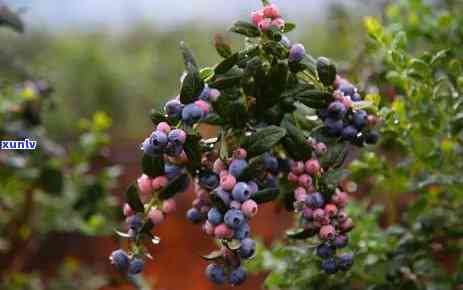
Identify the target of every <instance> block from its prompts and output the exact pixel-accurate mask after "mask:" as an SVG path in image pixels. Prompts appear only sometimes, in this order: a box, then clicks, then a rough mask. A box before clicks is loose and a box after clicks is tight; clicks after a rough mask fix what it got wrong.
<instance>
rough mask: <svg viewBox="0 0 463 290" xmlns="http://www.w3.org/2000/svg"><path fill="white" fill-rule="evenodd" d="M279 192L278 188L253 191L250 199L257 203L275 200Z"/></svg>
mask: <svg viewBox="0 0 463 290" xmlns="http://www.w3.org/2000/svg"><path fill="white" fill-rule="evenodd" d="M279 193H280V191H279V190H278V188H267V189H263V190H260V191H258V192H255V193H253V194H252V196H251V199H252V200H254V201H255V202H256V203H258V204H261V203H266V202H269V201H273V200H275V199H276V198H277V197H278V194H279Z"/></svg>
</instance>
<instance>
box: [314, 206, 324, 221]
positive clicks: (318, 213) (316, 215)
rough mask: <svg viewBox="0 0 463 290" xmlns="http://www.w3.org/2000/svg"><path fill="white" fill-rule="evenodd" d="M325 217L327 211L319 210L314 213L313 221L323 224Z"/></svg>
mask: <svg viewBox="0 0 463 290" xmlns="http://www.w3.org/2000/svg"><path fill="white" fill-rule="evenodd" d="M324 217H325V211H324V210H323V209H321V208H317V209H316V210H314V211H313V219H314V220H315V221H317V222H321V221H322V220H323V218H324Z"/></svg>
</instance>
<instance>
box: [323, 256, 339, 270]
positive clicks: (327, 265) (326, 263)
mask: <svg viewBox="0 0 463 290" xmlns="http://www.w3.org/2000/svg"><path fill="white" fill-rule="evenodd" d="M322 269H323V271H325V273H326V274H335V273H336V272H337V271H338V268H337V265H336V260H335V259H334V258H329V259H325V260H323V261H322Z"/></svg>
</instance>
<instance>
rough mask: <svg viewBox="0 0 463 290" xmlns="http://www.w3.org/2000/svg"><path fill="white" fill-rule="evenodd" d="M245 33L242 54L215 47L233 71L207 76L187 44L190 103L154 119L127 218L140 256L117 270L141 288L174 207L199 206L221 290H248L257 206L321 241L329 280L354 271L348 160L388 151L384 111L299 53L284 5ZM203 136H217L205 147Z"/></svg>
mask: <svg viewBox="0 0 463 290" xmlns="http://www.w3.org/2000/svg"><path fill="white" fill-rule="evenodd" d="M250 18H251V19H250V21H249V22H248V21H237V22H235V23H234V24H233V26H232V27H231V28H230V30H231V31H232V32H235V33H237V34H240V35H243V36H245V44H244V46H243V47H242V48H241V49H240V50H237V51H235V50H233V49H232V48H231V47H230V46H229V45H228V43H227V42H226V41H225V40H224V39H223V38H222V37H217V38H216V39H215V47H216V49H217V52H218V53H219V55H220V56H222V57H223V60H222V61H221V62H220V63H218V64H216V65H215V66H213V67H202V68H201V67H200V66H199V65H198V63H197V61H196V60H195V58H194V56H193V54H192V52H191V51H190V50H189V49H188V48H187V47H186V45H185V44H183V43H182V44H181V51H182V54H183V59H184V63H185V68H186V71H185V73H184V74H183V76H182V78H181V85H180V90H179V94H178V96H177V97H176V98H174V99H172V100H170V101H168V102H167V103H166V105H165V107H164V108H162V109H159V110H153V111H152V112H151V119H152V121H153V124H154V128H155V129H154V131H153V132H152V133H150V135H149V136H148V137H147V138H146V139H145V140H144V141H143V142H142V144H141V150H142V151H143V157H142V161H141V167H142V172H143V174H142V176H140V178H139V179H138V180H137V182H136V183H135V184H133V185H132V186H130V187H129V189H128V190H127V193H126V199H127V202H126V204H125V205H124V214H125V216H126V218H127V231H123V232H118V234H119V235H120V236H122V237H124V238H127V239H129V240H130V243H129V247H130V248H129V249H128V251H127V250H124V249H118V250H116V251H114V252H113V253H112V254H111V256H110V260H111V263H112V264H114V266H115V267H116V268H117V269H118V270H120V271H121V272H123V273H126V274H128V275H129V276H131V277H133V276H134V275H136V274H139V273H141V272H142V270H143V267H144V260H145V257H150V254H149V253H148V252H147V250H146V243H145V241H150V240H151V241H152V242H154V243H158V242H159V238H158V237H156V236H155V235H154V234H153V229H155V228H156V226H157V225H158V224H160V223H161V222H163V221H164V219H165V216H166V214H168V213H170V212H171V211H173V210H174V209H175V200H174V199H173V198H174V196H175V195H176V194H178V193H181V192H184V191H185V190H186V189H187V188H189V184H190V182H192V183H194V185H193V186H192V188H194V192H195V195H196V198H195V200H194V201H193V205H192V208H191V209H190V210H188V212H187V218H188V219H189V220H190V221H191V222H193V223H202V230H203V231H204V233H205V234H207V235H209V236H211V237H212V238H214V239H215V240H216V241H217V245H218V249H217V250H215V251H212V252H211V253H209V254H207V255H204V256H203V258H204V259H206V260H208V261H210V264H209V266H208V267H207V268H206V270H205V274H206V276H207V277H208V278H209V280H211V281H212V282H214V283H216V284H224V283H229V284H231V285H240V284H242V283H243V282H244V281H245V279H246V276H247V274H246V270H245V269H244V261H245V260H248V259H250V258H252V257H254V255H255V250H256V242H255V240H253V239H252V236H251V229H250V227H249V224H248V221H249V220H250V219H251V218H252V217H254V216H255V215H256V214H257V212H258V205H259V204H262V203H266V202H272V201H274V202H278V203H281V204H283V205H284V206H285V207H286V208H287V209H288V210H290V211H294V212H295V214H296V216H297V217H298V223H297V228H295V229H294V230H292V231H290V232H288V238H289V239H291V240H299V241H304V242H302V243H304V244H305V243H306V242H305V241H307V240H308V241H310V242H309V244H310V246H309V247H308V249H309V251H308V252H307V255H309V252H313V253H315V255H311V257H312V259H313V260H314V261H315V262H316V263H317V264H319V272H321V273H324V274H323V275H325V276H326V275H330V274H334V273H336V272H338V271H342V272H345V271H348V270H349V269H350V268H351V267H352V264H353V259H354V256H353V253H352V252H348V251H345V250H344V248H345V247H346V245H347V244H348V240H349V237H348V232H349V231H350V230H352V228H353V227H354V223H353V220H352V219H351V218H350V217H349V215H348V214H347V212H346V211H345V207H346V205H347V201H348V193H347V191H349V189H350V187H349V186H348V185H349V183H347V186H345V185H344V186H342V185H341V180H342V179H343V178H344V177H345V175H346V170H345V168H344V166H343V165H344V163H345V159H346V157H347V155H348V153H349V151H350V150H351V148H354V147H359V148H361V147H364V146H365V145H368V144H374V143H376V142H377V141H378V133H377V132H376V131H375V125H376V123H377V121H378V119H377V117H376V111H377V103H375V102H374V100H370V99H368V98H367V99H365V98H364V96H363V95H362V94H361V93H360V92H359V91H358V90H357V88H356V87H355V86H354V85H352V84H351V83H350V82H349V81H347V80H345V79H344V78H342V77H341V76H340V75H338V74H337V71H336V67H335V65H334V64H333V63H332V62H331V61H330V60H329V59H327V58H325V57H320V58H318V59H315V58H314V57H312V56H311V55H310V54H309V53H308V52H306V50H305V48H304V46H303V45H302V44H299V43H292V42H291V41H290V40H289V39H288V38H287V37H286V35H285V34H286V33H287V32H289V31H291V30H293V29H294V28H295V25H294V24H293V23H290V22H286V21H285V20H284V19H283V18H282V16H281V14H280V11H279V9H278V7H277V6H276V5H274V4H270V3H268V2H267V1H263V8H262V9H259V10H257V11H254V12H253V13H252V14H251V17H250ZM204 124H207V125H213V126H214V127H215V132H216V134H215V135H214V136H212V137H211V136H208V137H205V136H204V135H202V134H201V133H203V130H202V128H203V126H204Z"/></svg>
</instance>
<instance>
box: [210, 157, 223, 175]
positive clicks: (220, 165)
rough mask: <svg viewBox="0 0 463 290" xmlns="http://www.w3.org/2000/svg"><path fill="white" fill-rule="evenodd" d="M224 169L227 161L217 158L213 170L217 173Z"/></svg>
mask: <svg viewBox="0 0 463 290" xmlns="http://www.w3.org/2000/svg"><path fill="white" fill-rule="evenodd" d="M223 170H225V163H224V162H223V161H222V159H217V160H215V161H214V165H212V171H214V173H215V174H220V172H222V171H223Z"/></svg>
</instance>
